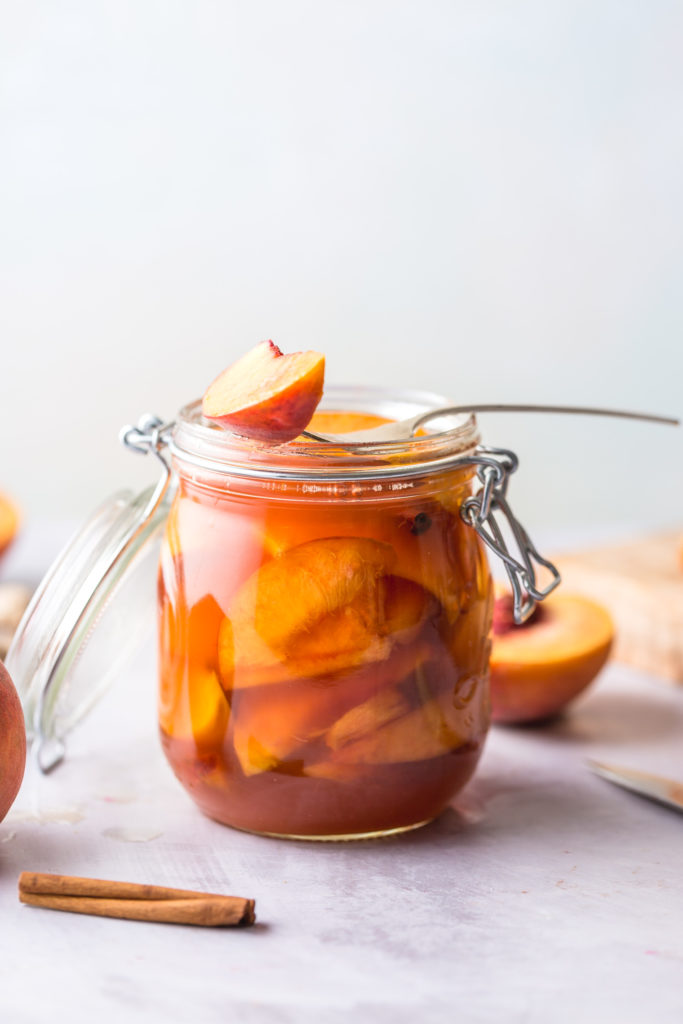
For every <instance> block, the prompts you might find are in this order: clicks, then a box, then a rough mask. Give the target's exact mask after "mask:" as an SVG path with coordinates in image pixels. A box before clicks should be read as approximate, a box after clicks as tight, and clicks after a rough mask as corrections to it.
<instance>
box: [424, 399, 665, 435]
mask: <svg viewBox="0 0 683 1024" xmlns="http://www.w3.org/2000/svg"><path fill="white" fill-rule="evenodd" d="M465 412H556V413H569V414H570V415H573V414H579V415H584V416H614V417H617V418H619V419H625V420H646V421H648V422H650V423H668V424H669V425H670V426H673V427H678V426H680V423H681V421H680V420H679V419H677V418H676V417H675V416H659V415H657V414H655V413H649V412H627V411H626V410H624V409H600V408H595V407H593V406H585V405H507V404H505V403H495V402H494V403H489V404H485V405H481V404H478V405H452V406H448V407H447V408H444V409H432V410H430V411H429V412H426V413H424V414H423V415H422V416H419V417H417V418H416V420H415V422H414V426H413V429H416V428H417V427H419V426H421V425H422V424H423V423H426V422H427V420H431V419H433V417H434V416H453V415H455V414H456V413H465Z"/></svg>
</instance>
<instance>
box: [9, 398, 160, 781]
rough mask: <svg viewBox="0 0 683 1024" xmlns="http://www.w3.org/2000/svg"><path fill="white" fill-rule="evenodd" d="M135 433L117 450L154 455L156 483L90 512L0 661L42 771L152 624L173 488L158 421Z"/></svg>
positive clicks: (51, 765) (113, 498)
mask: <svg viewBox="0 0 683 1024" xmlns="http://www.w3.org/2000/svg"><path fill="white" fill-rule="evenodd" d="M139 427H140V428H142V429H139V428H136V431H135V436H134V437H130V434H129V436H128V439H127V440H126V439H124V443H126V444H127V446H128V447H129V448H132V449H133V450H134V451H139V452H144V453H146V452H148V451H152V452H154V453H155V454H157V455H159V459H160V461H161V463H162V465H163V466H164V473H163V475H162V477H161V478H160V480H159V481H158V483H157V484H156V486H153V487H150V488H147V489H146V490H144V491H142V492H141V493H139V494H134V493H133V492H131V491H121V492H119V493H117V494H114V495H112V496H111V497H110V498H108V499H107V500H106V501H105V502H104V503H103V504H102V505H100V507H99V508H97V509H96V510H95V512H93V514H92V515H91V516H90V518H89V519H87V520H86V522H85V523H84V524H83V526H82V527H81V528H80V529H79V530H78V531H77V533H76V534H75V535H74V536H73V537H72V538H71V540H70V541H69V542H68V543H67V545H66V546H65V547H64V549H63V550H62V551H61V553H60V554H59V555H58V557H57V559H56V560H55V562H54V563H53V565H52V567H51V568H50V569H49V571H48V572H47V574H46V576H45V577H44V578H43V580H42V582H41V583H40V585H39V587H38V589H37V590H36V592H35V594H34V595H33V598H32V600H31V603H30V604H29V606H28V608H27V609H26V612H25V614H24V616H23V618H22V620H21V622H20V623H19V626H18V628H17V631H16V633H15V635H14V638H13V640H12V645H11V647H10V650H9V652H8V654H7V658H6V662H5V663H6V666H7V670H8V672H9V673H10V675H11V676H12V679H13V681H14V683H15V685H16V687H17V690H18V692H19V695H20V697H21V701H22V706H23V709H24V717H25V719H26V730H27V734H28V738H29V740H32V741H33V742H32V751H33V754H34V756H35V757H36V759H37V762H38V765H39V766H40V768H41V769H42V770H43V771H50V770H51V769H52V768H54V767H55V766H56V765H57V764H58V763H59V762H60V761H61V760H62V758H63V757H64V753H65V737H66V736H67V734H68V733H69V732H70V730H71V729H72V728H73V727H74V726H75V725H76V724H77V723H78V722H79V721H80V720H81V719H82V718H83V717H84V716H85V715H86V714H87V713H88V711H89V710H90V709H91V708H92V706H93V705H94V704H95V702H96V701H97V700H98V699H99V698H100V697H101V696H102V695H103V693H104V692H105V690H106V689H107V687H108V686H109V684H110V683H111V682H112V680H113V679H114V678H115V677H116V676H117V674H118V673H119V672H120V670H121V667H122V666H123V665H124V664H125V663H126V662H127V661H128V659H131V658H132V657H133V655H134V654H135V652H136V650H137V648H138V646H139V644H140V642H141V640H142V639H143V638H144V636H145V633H146V632H147V630H148V627H149V624H150V609H151V608H153V606H154V591H153V580H154V570H155V567H156V561H157V558H158V548H159V539H160V533H161V529H162V527H163V524H164V522H165V520H166V518H167V515H168V510H169V507H170V501H171V497H172V491H173V489H174V488H173V483H172V477H171V474H170V471H169V468H168V466H167V464H166V461H165V460H164V459H163V457H162V456H161V455H160V448H161V447H162V446H163V445H164V444H165V443H166V438H165V433H164V428H163V426H162V424H161V421H159V420H158V419H156V418H155V417H151V416H148V417H144V418H143V420H142V421H141V423H140V425H139ZM114 597H115V598H116V599H115V600H114ZM95 638H96V642H94V641H95Z"/></svg>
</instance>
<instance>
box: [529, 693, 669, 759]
mask: <svg viewBox="0 0 683 1024" xmlns="http://www.w3.org/2000/svg"><path fill="white" fill-rule="evenodd" d="M514 728H516V729H517V730H520V731H521V732H529V733H534V732H538V733H539V734H542V735H543V736H545V737H547V738H552V739H559V740H568V741H577V742H581V743H585V742H598V743H600V745H601V746H604V745H610V744H617V745H618V744H621V743H632V742H633V741H634V740H636V741H646V742H648V741H651V740H659V739H662V738H664V737H671V736H672V735H676V734H679V735H683V706H682V707H681V709H680V711H679V713H676V711H675V710H674V711H672V708H671V705H670V704H669V703H664V702H661V703H660V702H659V701H658V700H657V699H656V698H655V699H650V698H648V696H647V695H645V694H632V693H596V694H594V695H592V696H591V699H590V700H588V701H586V702H585V703H582V704H580V705H578V706H576V707H574V708H572V709H571V710H570V711H569V712H568V713H567V714H565V715H561V716H558V717H557V718H554V719H552V720H549V721H548V722H545V723H543V724H542V725H539V726H533V725H530V726H524V727H519V726H516V727H514Z"/></svg>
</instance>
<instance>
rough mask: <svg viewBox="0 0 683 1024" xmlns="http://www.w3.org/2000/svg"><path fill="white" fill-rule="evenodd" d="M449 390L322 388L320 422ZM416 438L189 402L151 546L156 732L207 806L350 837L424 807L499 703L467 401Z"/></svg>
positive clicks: (443, 798)
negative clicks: (279, 438) (172, 491)
mask: <svg viewBox="0 0 683 1024" xmlns="http://www.w3.org/2000/svg"><path fill="white" fill-rule="evenodd" d="M439 404H444V403H443V401H442V400H440V399H439V398H438V396H425V395H424V394H422V393H411V392H406V393H395V392H394V393H392V392H389V391H383V390H371V389H351V388H346V389H341V388H338V389H334V388H330V389H329V390H328V391H327V393H326V396H325V399H324V401H323V404H322V405H321V407H320V408H319V411H318V412H317V413H316V415H315V417H314V420H313V421H312V423H311V428H312V429H316V428H317V429H319V430H323V431H325V430H327V431H329V432H337V433H339V432H344V431H346V430H350V429H360V428H362V427H364V426H369V425H374V424H376V423H380V422H383V421H385V420H386V419H394V418H395V419H400V418H402V417H403V416H406V415H409V414H410V413H412V412H414V411H418V410H420V409H424V408H425V407H432V406H433V407H437V406H438V405H439ZM434 426H435V428H436V430H437V432H436V433H431V434H425V435H423V436H418V437H415V438H412V439H411V440H410V441H398V442H389V443H383V444H380V445H363V446H358V447H357V448H354V446H353V445H349V446H344V447H337V446H334V445H323V444H320V443H316V442H310V441H300V440H297V441H294V442H291V443H289V444H285V445H281V446H278V447H268V446H265V445H260V444H258V443H255V442H249V441H246V440H241V439H239V438H237V437H235V436H234V435H232V434H229V433H227V432H225V431H221V430H220V429H218V428H215V427H212V426H209V425H207V422H206V421H205V420H203V419H202V417H201V413H200V409H199V406H198V404H195V405H191V406H188V407H186V408H185V409H184V410H182V412H181V414H180V417H179V420H178V422H177V424H176V427H175V430H174V434H173V441H172V444H171V446H170V451H171V458H172V463H173V468H174V470H175V473H176V476H177V479H178V488H177V491H176V495H175V498H174V502H173V505H172V508H171V512H170V516H169V518H168V522H167V525H166V530H165V536H164V540H163V544H162V552H161V559H160V568H159V578H158V594H159V671H160V697H159V713H160V729H161V737H162V743H163V748H164V751H165V753H166V757H167V758H168V760H169V762H170V764H171V766H172V768H173V770H174V772H175V774H176V775H177V777H178V779H179V780H180V781H181V783H182V784H183V785H184V786H185V788H186V789H187V791H188V792H189V794H190V795H191V797H192V799H193V800H195V801H196V803H197V804H198V806H199V807H200V808H201V809H202V811H204V812H205V813H206V814H207V815H209V816H210V817H212V818H214V819H216V820H218V821H221V822H224V823H225V824H228V825H231V826H234V827H236V828H241V829H247V830H249V831H253V832H258V833H263V834H269V835H277V836H288V837H300V838H307V839H333V838H354V837H364V836H372V835H381V834H389V833H393V832H400V831H403V830H407V829H411V828H415V827H417V826H419V825H422V824H424V823H425V822H427V821H430V820H431V819H433V818H434V817H435V816H436V815H438V814H439V813H440V812H441V811H442V810H443V809H444V808H445V807H446V806H447V805H448V803H449V802H450V801H451V800H452V798H453V797H454V795H455V794H456V793H457V792H458V791H459V790H460V789H461V788H462V787H463V786H464V784H465V783H466V782H467V780H468V779H469V778H470V776H471V775H472V772H473V771H474V769H475V766H476V764H477V761H478V759H479V756H480V754H481V751H482V744H483V742H484V738H485V736H486V732H487V728H488V724H489V698H488V679H487V674H488V659H489V649H490V640H489V632H490V625H491V615H492V588H491V580H490V575H489V569H488V563H487V559H486V556H485V553H484V550H483V546H482V544H481V541H480V539H479V538H478V536H477V532H476V531H475V530H474V529H473V528H472V526H471V525H468V524H467V523H466V522H465V521H464V519H463V517H462V516H461V509H462V507H463V503H464V502H466V501H467V500H468V498H470V496H471V494H472V488H473V477H474V465H473V464H472V463H471V462H469V461H468V456H470V455H471V454H472V453H473V452H474V450H475V448H476V446H477V443H478V435H477V428H476V423H475V420H474V418H473V417H471V416H464V417H457V418H456V417H452V418H450V419H449V420H448V421H445V422H443V423H439V422H437V423H435V424H434Z"/></svg>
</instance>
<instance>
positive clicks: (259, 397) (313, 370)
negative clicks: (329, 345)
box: [202, 341, 325, 444]
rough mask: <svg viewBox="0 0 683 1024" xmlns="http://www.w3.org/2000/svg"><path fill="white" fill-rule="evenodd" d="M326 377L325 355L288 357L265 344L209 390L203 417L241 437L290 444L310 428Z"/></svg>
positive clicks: (205, 398) (237, 363)
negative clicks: (287, 442)
mask: <svg viewBox="0 0 683 1024" xmlns="http://www.w3.org/2000/svg"><path fill="white" fill-rule="evenodd" d="M324 378H325V357H324V356H323V355H321V354H320V352H292V353H290V354H288V355H284V354H283V353H282V352H281V351H280V349H279V348H278V347H277V345H274V344H273V342H272V341H262V342H261V343H260V344H259V345H257V346H256V347H255V348H253V349H251V351H250V352H247V354H246V355H245V356H242V358H241V359H238V360H237V362H236V363H233V364H232V366H229V367H228V368H227V370H224V371H223V373H221V375H220V376H219V377H217V378H216V380H215V381H214V382H213V384H211V385H210V386H209V387H208V388H207V390H206V393H205V394H204V398H203V401H202V413H203V414H204V416H205V417H206V419H208V420H211V421H212V422H214V423H217V424H219V426H221V427H223V428H225V429H226V430H231V431H232V432H233V433H235V434H239V435H241V436H243V437H249V438H252V439H254V440H256V441H263V442H265V443H266V444H284V443H285V442H286V441H293V440H294V438H295V437H298V435H299V434H300V433H301V431H302V430H304V429H305V428H306V427H307V426H308V423H309V421H310V419H311V417H312V416H313V413H314V412H315V409H316V407H317V405H318V402H319V401H320V399H321V398H322V393H323V383H324Z"/></svg>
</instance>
